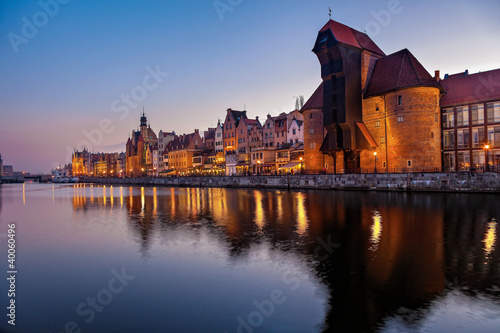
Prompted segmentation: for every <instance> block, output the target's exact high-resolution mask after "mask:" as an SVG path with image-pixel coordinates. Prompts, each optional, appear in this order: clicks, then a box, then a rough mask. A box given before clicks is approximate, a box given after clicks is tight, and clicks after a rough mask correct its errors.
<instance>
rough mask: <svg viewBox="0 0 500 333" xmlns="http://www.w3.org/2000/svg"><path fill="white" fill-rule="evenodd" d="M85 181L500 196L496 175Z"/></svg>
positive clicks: (394, 174)
mask: <svg viewBox="0 0 500 333" xmlns="http://www.w3.org/2000/svg"><path fill="white" fill-rule="evenodd" d="M83 182H84V183H95V184H103V185H139V186H169V187H171V186H172V187H239V188H274V189H324V190H373V191H432V192H489V193H491V192H494V193H500V174H498V173H492V172H481V173H475V172H462V173H446V172H443V173H383V174H382V173H379V174H338V175H290V176H238V177H224V176H222V177H167V178H85V179H84V180H83Z"/></svg>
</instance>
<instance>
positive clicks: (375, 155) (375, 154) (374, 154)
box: [373, 151, 378, 173]
mask: <svg viewBox="0 0 500 333" xmlns="http://www.w3.org/2000/svg"><path fill="white" fill-rule="evenodd" d="M373 157H374V158H375V173H377V159H378V158H377V152H376V151H374V152H373Z"/></svg>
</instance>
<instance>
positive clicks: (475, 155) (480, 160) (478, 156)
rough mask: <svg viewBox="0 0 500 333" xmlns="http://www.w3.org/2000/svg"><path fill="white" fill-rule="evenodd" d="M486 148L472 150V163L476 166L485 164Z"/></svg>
mask: <svg viewBox="0 0 500 333" xmlns="http://www.w3.org/2000/svg"><path fill="white" fill-rule="evenodd" d="M484 156H485V155H484V150H477V151H473V152H472V165H473V166H474V167H475V168H478V167H480V166H483V165H485V161H486V159H485V158H484Z"/></svg>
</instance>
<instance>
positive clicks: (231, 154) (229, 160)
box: [225, 150, 238, 176]
mask: <svg viewBox="0 0 500 333" xmlns="http://www.w3.org/2000/svg"><path fill="white" fill-rule="evenodd" d="M225 160H226V165H225V169H226V176H236V175H237V172H236V164H237V163H238V155H237V154H236V152H235V151H234V150H228V151H226V154H225Z"/></svg>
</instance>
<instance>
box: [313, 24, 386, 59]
mask: <svg viewBox="0 0 500 333" xmlns="http://www.w3.org/2000/svg"><path fill="white" fill-rule="evenodd" d="M328 29H330V30H331V32H332V34H333V37H335V39H336V40H337V41H338V42H339V43H343V44H347V45H350V46H354V47H356V48H359V49H363V50H367V51H370V52H373V53H377V54H379V55H382V56H385V53H384V52H383V51H382V50H381V49H380V48H379V47H378V46H377V44H375V43H374V42H373V41H372V40H371V38H370V37H368V35H367V34H365V33H362V32H360V31H358V30H355V29H353V28H351V27H348V26H346V25H344V24H342V23H339V22H336V21H334V20H329V21H328V22H327V23H326V24H325V26H324V27H323V28H322V29H321V30H320V31H319V32H320V33H321V32H325V31H327V30H328Z"/></svg>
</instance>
